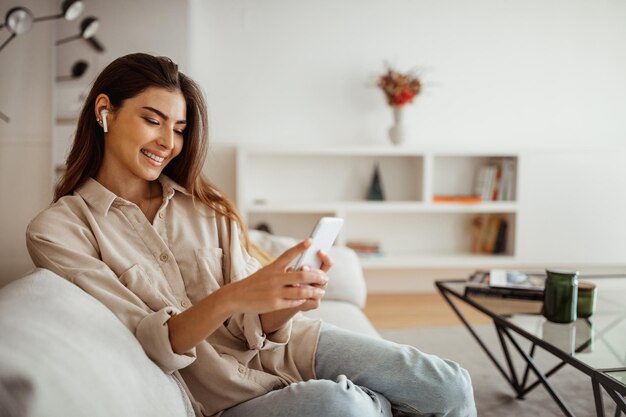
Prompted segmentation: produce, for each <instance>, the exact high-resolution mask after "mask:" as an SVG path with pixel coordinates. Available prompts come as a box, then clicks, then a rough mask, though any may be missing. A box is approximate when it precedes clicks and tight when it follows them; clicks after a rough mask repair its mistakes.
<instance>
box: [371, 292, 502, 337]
mask: <svg viewBox="0 0 626 417" xmlns="http://www.w3.org/2000/svg"><path fill="white" fill-rule="evenodd" d="M457 306H458V307H459V309H460V310H461V311H462V313H463V315H464V316H465V318H466V319H467V320H468V321H469V322H470V323H472V324H488V323H491V321H490V320H489V318H488V317H486V316H484V315H483V314H481V313H479V312H477V311H476V310H474V309H473V308H471V307H469V306H464V305H458V304H457ZM365 314H366V315H367V317H368V318H369V319H370V321H371V322H372V323H373V324H374V327H376V328H377V329H392V328H407V327H447V326H462V325H463V324H462V323H461V320H459V318H458V317H457V316H456V314H455V313H454V311H453V310H452V308H451V307H450V305H448V303H447V302H446V301H445V299H444V298H443V297H442V296H441V295H440V294H439V293H415V294H369V295H368V297H367V304H366V306H365Z"/></svg>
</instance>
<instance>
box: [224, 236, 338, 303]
mask: <svg viewBox="0 0 626 417" xmlns="http://www.w3.org/2000/svg"><path fill="white" fill-rule="evenodd" d="M310 245H311V241H310V239H307V240H304V241H302V242H300V243H298V244H297V245H296V246H294V247H292V248H290V249H288V250H287V251H285V253H283V254H282V255H281V256H279V257H278V259H276V260H275V261H274V262H272V263H271V264H269V265H267V266H266V267H264V268H262V269H260V270H258V271H257V272H255V273H254V274H252V275H250V276H249V277H248V278H246V279H243V280H241V281H236V282H233V283H231V284H228V285H226V286H224V287H223V288H222V289H221V290H219V292H222V293H224V292H227V293H228V295H227V294H222V295H223V296H226V295H227V297H223V299H224V300H225V301H228V302H229V304H230V309H231V311H232V314H234V313H236V312H240V313H258V314H263V313H268V312H271V311H276V310H286V309H291V308H296V307H300V308H299V309H306V310H310V309H311V308H316V306H319V300H320V299H321V298H322V297H323V296H324V293H325V290H324V289H325V288H326V284H327V282H328V277H327V276H326V274H325V271H326V270H328V268H330V267H331V266H332V262H331V260H330V258H329V257H328V256H327V255H326V254H323V253H321V254H320V257H321V258H322V268H321V269H310V268H304V269H302V270H300V271H293V270H291V269H287V267H288V265H289V263H290V262H291V261H293V260H294V259H295V258H296V257H297V256H299V255H300V254H301V253H302V252H303V251H304V250H305V249H306V248H308V247H309V246H310ZM309 300H310V301H309ZM307 303H308V304H307Z"/></svg>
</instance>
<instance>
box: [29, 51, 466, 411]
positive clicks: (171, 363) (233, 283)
mask: <svg viewBox="0 0 626 417" xmlns="http://www.w3.org/2000/svg"><path fill="white" fill-rule="evenodd" d="M206 151H207V115H206V106H205V103H204V99H203V97H202V93H201V91H200V89H199V88H198V86H197V85H196V84H195V83H194V82H193V81H192V80H191V79H189V78H188V77H187V76H185V75H184V74H182V73H181V72H179V71H178V68H177V66H176V65H175V64H174V63H173V62H171V61H170V60H169V59H167V58H162V57H154V56H151V55H147V54H132V55H127V56H124V57H121V58H119V59H117V60H115V61H113V62H112V63H111V64H110V65H109V66H107V67H106V68H105V69H104V70H103V71H102V73H101V74H100V75H99V76H98V78H97V79H96V81H95V83H94V85H93V88H92V89H91V92H90V94H89V96H88V97H87V99H86V102H85V105H84V107H83V110H82V112H81V115H80V118H79V121H78V127H77V132H76V136H75V140H74V144H73V146H72V150H71V152H70V154H69V156H68V159H67V172H66V173H65V175H64V176H63V178H62V179H61V181H60V183H59V185H58V187H57V189H56V193H55V197H54V202H53V204H52V205H51V206H50V207H49V208H47V209H46V210H44V211H43V212H42V213H40V214H39V215H38V216H37V217H36V218H35V219H34V220H33V221H32V222H31V224H30V225H29V227H28V230H27V244H28V249H29V252H30V255H31V257H32V259H33V261H34V262H35V264H36V265H37V266H39V267H43V268H48V269H50V270H52V271H54V272H56V273H57V274H59V275H61V276H63V277H65V278H66V279H68V280H70V281H72V282H73V283H75V284H76V285H78V286H79V287H81V288H82V289H83V290H85V291H86V292H88V293H89V294H91V295H92V296H94V297H96V298H97V299H98V300H100V301H101V302H102V303H103V304H105V305H106V306H107V307H108V308H109V309H111V311H113V312H114V313H115V314H116V315H117V317H118V318H119V319H120V320H121V321H122V322H123V323H124V324H125V325H126V326H127V327H128V328H129V329H130V331H131V332H133V334H134V335H135V336H136V337H137V339H138V341H139V342H140V343H141V345H142V346H143V348H144V350H145V352H146V354H147V355H148V356H149V357H150V358H151V359H152V360H153V361H154V362H155V363H156V364H157V365H158V366H159V367H161V369H162V370H163V371H164V372H167V373H171V374H174V375H175V377H176V378H177V379H178V380H179V381H180V382H181V383H182V384H183V386H184V387H185V388H186V390H187V392H188V394H189V396H190V397H191V399H192V403H193V406H194V410H195V412H196V414H197V415H198V416H201V415H207V416H218V415H222V416H224V417H240V416H241V417H242V416H252V415H254V416H260V417H266V416H267V417H269V416H296V415H297V416H304V417H307V416H359V417H367V416H374V415H377V416H378V415H383V416H391V415H392V413H393V412H395V410H397V411H399V412H404V413H405V414H407V415H438V416H439V415H446V416H468V415H475V413H476V412H475V407H474V402H473V395H472V388H471V383H470V381H469V376H468V375H467V372H466V371H465V370H463V369H461V368H460V367H459V366H458V365H456V364H455V363H452V362H449V361H444V360H441V359H439V358H437V357H434V356H429V355H426V354H423V353H421V352H419V351H418V350H416V349H414V348H412V347H409V346H399V345H396V344H393V343H390V342H387V341H383V340H378V339H372V338H367V337H365V336H361V335H358V334H354V333H351V332H348V331H345V330H341V329H339V328H336V327H333V326H331V325H328V324H324V323H320V322H319V321H314V320H308V319H305V318H303V317H300V315H296V313H298V312H300V311H306V310H310V309H314V308H317V307H318V305H319V302H320V300H321V298H322V297H323V295H324V288H325V286H326V283H327V281H328V278H327V276H326V274H325V271H327V270H328V269H329V268H330V266H331V264H332V262H331V260H330V258H329V257H328V256H327V255H326V254H324V253H321V252H320V253H319V256H320V258H321V259H322V262H323V263H322V266H321V269H310V268H304V269H303V270H300V271H293V270H290V269H288V264H289V263H290V261H291V260H293V259H295V258H296V257H297V256H298V255H299V254H300V253H301V252H302V251H304V250H305V249H306V248H307V247H308V246H309V245H310V242H309V241H308V240H307V241H303V242H301V243H299V244H298V245H296V246H294V247H293V248H291V249H289V250H287V251H286V252H285V253H284V254H283V255H281V256H280V257H279V258H278V259H277V260H275V261H274V262H273V263H271V264H269V265H267V266H266V267H261V266H260V264H259V263H258V261H256V260H255V259H254V258H252V257H251V256H249V255H248V253H247V251H246V250H245V246H246V243H245V242H246V238H245V228H244V226H243V223H242V221H241V219H240V217H239V215H238V214H237V211H236V209H235V207H234V206H233V205H232V203H230V202H229V201H228V200H227V199H226V198H225V197H224V196H223V195H222V194H221V193H220V192H219V191H218V190H217V189H216V188H215V187H214V186H213V185H212V184H211V183H210V182H208V181H207V180H206V179H205V178H204V177H203V175H202V174H201V169H202V164H203V162H204V159H205V155H206ZM244 278H245V279H244ZM392 410H394V411H392Z"/></svg>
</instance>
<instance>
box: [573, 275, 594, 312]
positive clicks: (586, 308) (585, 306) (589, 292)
mask: <svg viewBox="0 0 626 417" xmlns="http://www.w3.org/2000/svg"><path fill="white" fill-rule="evenodd" d="M596 294H597V290H596V285H595V284H592V283H590V282H580V283H579V284H578V303H577V306H576V313H577V315H578V317H582V318H587V317H590V316H591V315H592V314H593V313H594V312H595V311H596V298H597V297H596Z"/></svg>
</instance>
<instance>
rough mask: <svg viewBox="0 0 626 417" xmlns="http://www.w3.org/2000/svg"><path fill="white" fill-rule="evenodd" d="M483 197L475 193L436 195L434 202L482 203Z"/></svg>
mask: <svg viewBox="0 0 626 417" xmlns="http://www.w3.org/2000/svg"><path fill="white" fill-rule="evenodd" d="M482 201H483V200H482V198H480V197H477V196H475V195H435V196H433V203H460V204H478V203H482Z"/></svg>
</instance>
